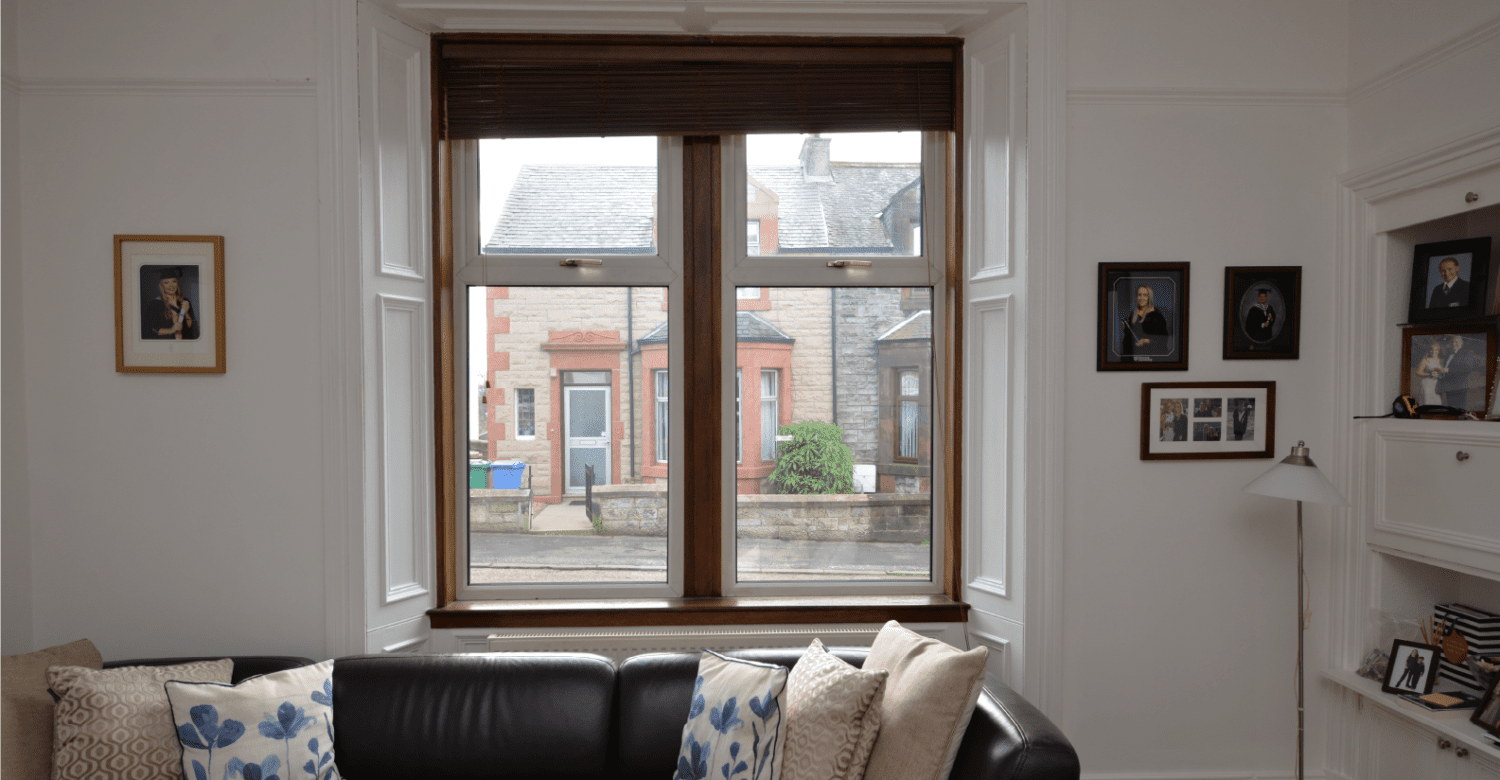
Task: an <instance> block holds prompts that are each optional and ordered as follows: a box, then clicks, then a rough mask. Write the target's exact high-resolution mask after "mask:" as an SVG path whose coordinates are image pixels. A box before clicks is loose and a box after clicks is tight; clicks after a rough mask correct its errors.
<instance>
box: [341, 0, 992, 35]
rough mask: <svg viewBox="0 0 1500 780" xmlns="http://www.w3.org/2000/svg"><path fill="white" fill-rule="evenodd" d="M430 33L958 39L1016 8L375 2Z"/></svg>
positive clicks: (908, 0)
mask: <svg viewBox="0 0 1500 780" xmlns="http://www.w3.org/2000/svg"><path fill="white" fill-rule="evenodd" d="M371 1H372V2H374V3H375V4H377V5H379V6H381V7H384V8H386V9H388V10H389V11H390V12H391V13H392V14H393V15H395V16H397V17H399V18H402V19H405V20H407V21H408V22H410V23H412V24H414V25H416V26H418V27H421V28H423V29H425V30H429V31H433V32H453V31H463V30H469V31H485V32H563V33H585V32H599V33H693V34H710V33H712V34H751V33H759V34H770V35H958V36H962V35H964V34H965V33H967V32H968V31H969V30H971V29H973V28H975V27H977V26H978V25H981V24H984V23H985V22H988V21H990V20H992V19H994V18H997V17H999V16H1001V15H1004V14H1005V13H1006V12H1008V11H1011V10H1013V9H1015V8H1019V7H1020V4H1018V3H1000V2H993V1H992V0H947V1H946V2H943V1H934V0H915V1H913V0H899V1H898V0H857V1H855V2H841V1H840V0H679V1H678V2H671V1H670V0H371Z"/></svg>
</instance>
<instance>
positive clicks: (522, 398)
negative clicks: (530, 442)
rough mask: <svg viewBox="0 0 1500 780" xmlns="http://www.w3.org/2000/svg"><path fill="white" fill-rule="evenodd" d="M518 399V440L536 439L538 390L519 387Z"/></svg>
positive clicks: (516, 392) (517, 389)
mask: <svg viewBox="0 0 1500 780" xmlns="http://www.w3.org/2000/svg"><path fill="white" fill-rule="evenodd" d="M515 399H516V438H517V439H535V438H536V390H534V389H532V388H530V387H518V388H516V391H515Z"/></svg>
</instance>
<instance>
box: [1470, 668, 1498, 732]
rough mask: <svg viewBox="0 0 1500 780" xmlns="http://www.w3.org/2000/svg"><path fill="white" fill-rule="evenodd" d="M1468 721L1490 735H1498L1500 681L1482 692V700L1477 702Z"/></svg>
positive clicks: (1496, 681)
mask: <svg viewBox="0 0 1500 780" xmlns="http://www.w3.org/2000/svg"><path fill="white" fill-rule="evenodd" d="M1469 721H1470V722H1472V723H1473V724H1474V725H1476V726H1478V727H1480V728H1482V729H1484V730H1485V731H1488V732H1489V733H1491V734H1500V679H1496V680H1495V682H1493V683H1491V684H1490V689H1489V690H1488V691H1485V692H1484V698H1482V699H1480V700H1479V706H1478V707H1475V708H1474V714H1473V715H1470V716H1469Z"/></svg>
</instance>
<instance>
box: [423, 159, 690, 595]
mask: <svg viewBox="0 0 1500 780" xmlns="http://www.w3.org/2000/svg"><path fill="white" fill-rule="evenodd" d="M450 150H451V154H452V158H453V166H452V187H453V233H452V240H453V241H452V242H453V289H454V295H453V316H454V318H455V319H454V322H455V323H458V324H459V325H458V326H457V332H460V333H467V326H466V325H464V324H463V323H467V322H468V316H469V314H468V306H469V295H468V288H469V287H470V286H475V285H480V286H483V285H503V286H509V287H529V286H546V287H567V286H583V287H662V288H666V289H667V296H668V307H667V311H668V320H667V321H668V326H667V327H668V330H669V332H675V333H681V332H682V329H683V327H684V326H683V324H682V309H683V307H682V283H681V279H682V242H681V241H671V240H666V241H658V242H657V243H658V246H657V247H656V251H655V253H653V254H630V255H611V254H598V255H596V256H597V257H599V258H600V259H602V260H603V261H604V262H603V264H602V265H598V266H579V267H574V266H563V265H560V264H559V262H558V261H559V256H558V255H555V254H550V255H548V254H535V255H533V254H521V253H514V254H512V253H506V254H498V253H497V254H489V253H485V252H484V251H483V245H484V241H485V239H486V238H488V236H487V235H486V234H485V233H484V232H483V231H481V229H480V226H479V145H478V142H477V141H454V142H450ZM682 180H683V179H682V139H681V138H674V137H670V136H663V137H661V138H659V139H658V140H657V203H658V204H660V205H659V207H658V209H657V215H658V217H657V226H658V235H661V236H680V235H682V230H683V228H682V213H683V209H682V205H683V204H682ZM467 344H468V339H467V338H460V339H454V345H453V350H454V353H453V356H454V359H455V360H460V361H462V360H466V359H467V349H468V346H467ZM682 360H683V355H682V341H681V339H672V340H670V341H669V342H668V344H667V364H668V366H669V368H670V366H673V365H682ZM668 381H669V392H670V395H671V396H674V397H677V398H681V397H682V387H681V382H682V372H681V371H672V372H670V373H669V374H668ZM456 384H460V385H461V384H462V383H456ZM467 394H468V390H467V388H465V387H462V386H457V387H455V388H454V399H453V401H454V403H455V404H456V406H455V407H454V408H456V409H467V408H468V406H467V404H468V398H467V397H466V396H467ZM682 415H683V410H682V408H681V404H677V405H675V406H672V408H671V414H670V420H669V422H668V425H669V426H670V429H673V430H679V431H680V430H682V425H683V420H682ZM456 417H458V418H460V419H461V418H462V417H463V415H462V414H459V415H456ZM463 434H464V435H462V436H457V437H455V438H456V439H457V440H458V441H457V443H458V444H459V445H461V446H456V447H455V448H454V451H453V453H452V455H451V456H452V457H453V458H454V459H455V460H454V462H455V463H464V462H467V457H468V454H467V444H468V437H467V429H465V430H464V431H463ZM668 450H669V451H668V460H669V461H672V462H681V455H682V443H681V442H680V441H672V442H670V446H669V448H668ZM458 471H465V474H464V475H463V476H464V477H465V479H459V480H455V484H454V489H455V491H456V492H455V494H454V495H456V496H458V498H459V500H458V501H457V502H456V504H457V506H458V507H459V511H458V515H459V516H458V517H449V518H441V519H440V520H439V522H446V523H453V524H455V533H454V538H455V543H456V550H455V554H456V558H457V559H456V561H455V565H456V567H457V569H458V582H457V583H456V584H457V593H456V595H457V598H458V599H459V600H460V601H470V600H485V599H544V598H597V597H600V596H602V595H605V592H606V591H607V592H608V595H610V596H614V597H619V598H640V597H652V596H681V595H683V570H682V564H681V561H682V560H683V543H682V539H683V517H684V508H683V501H682V493H681V491H680V490H679V489H677V487H676V485H675V484H674V483H673V482H672V481H671V480H668V492H667V513H668V521H667V524H668V529H667V581H666V582H665V583H633V582H612V583H608V584H605V585H600V584H598V583H548V584H541V585H532V584H520V583H517V584H498V585H471V584H469V580H470V575H469V561H470V558H469V538H468V529H467V523H466V522H464V521H463V517H462V516H463V515H464V514H466V513H465V511H464V509H463V508H464V507H466V506H467V501H466V497H467V496H468V489H469V488H468V482H467V479H466V477H467V473H466V470H463V469H459V470H458Z"/></svg>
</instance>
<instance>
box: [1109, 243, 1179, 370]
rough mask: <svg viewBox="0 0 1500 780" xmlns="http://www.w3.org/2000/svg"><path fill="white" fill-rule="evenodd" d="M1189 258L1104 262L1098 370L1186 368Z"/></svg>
mask: <svg viewBox="0 0 1500 780" xmlns="http://www.w3.org/2000/svg"><path fill="white" fill-rule="evenodd" d="M1188 265H1189V264H1188V263H1100V264H1099V299H1098V304H1099V312H1098V317H1099V334H1098V336H1099V339H1098V340H1099V359H1098V364H1097V370H1099V371H1186V370H1187V367H1188Z"/></svg>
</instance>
